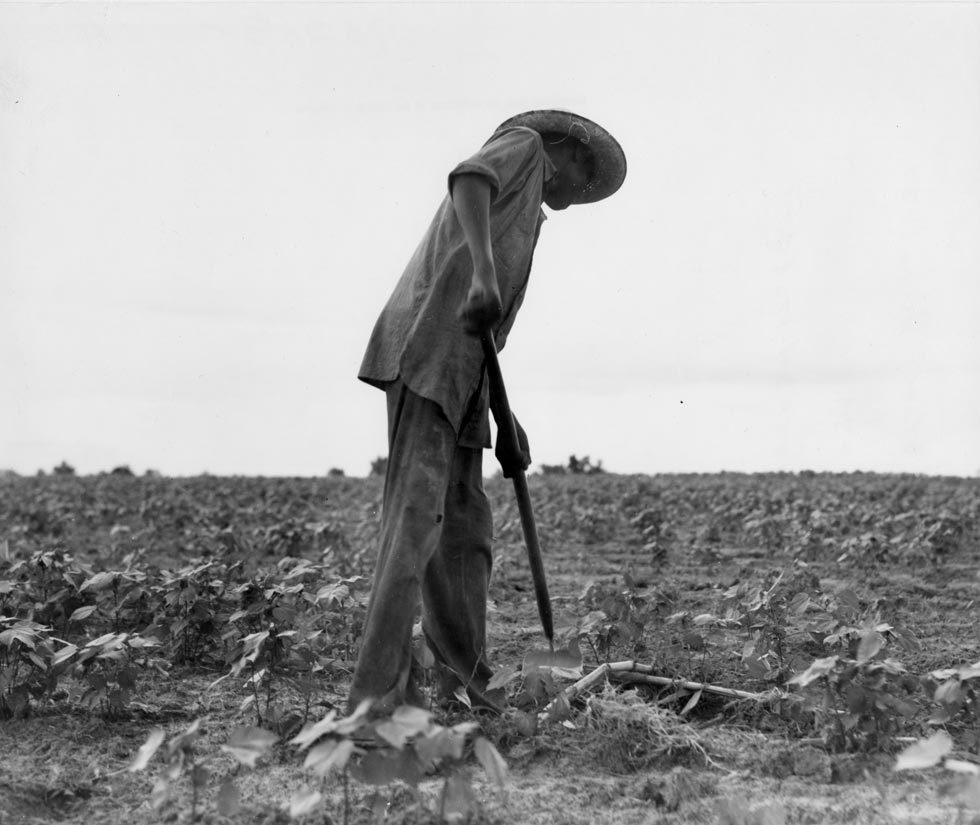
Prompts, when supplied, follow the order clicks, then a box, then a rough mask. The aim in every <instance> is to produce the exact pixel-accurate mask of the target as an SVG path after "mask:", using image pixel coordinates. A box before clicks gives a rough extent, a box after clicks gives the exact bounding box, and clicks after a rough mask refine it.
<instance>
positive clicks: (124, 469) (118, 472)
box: [111, 464, 133, 476]
mask: <svg viewBox="0 0 980 825" xmlns="http://www.w3.org/2000/svg"><path fill="white" fill-rule="evenodd" d="M111 475H114V476H131V475H133V471H132V470H130V469H129V465H128V464H120V465H119V466H118V467H113V468H112V472H111Z"/></svg>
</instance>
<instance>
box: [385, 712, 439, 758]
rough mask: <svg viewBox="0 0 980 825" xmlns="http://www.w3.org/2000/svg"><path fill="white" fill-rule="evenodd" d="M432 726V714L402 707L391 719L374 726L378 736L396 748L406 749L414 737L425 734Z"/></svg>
mask: <svg viewBox="0 0 980 825" xmlns="http://www.w3.org/2000/svg"><path fill="white" fill-rule="evenodd" d="M431 726H432V714H431V713H429V711H427V710H423V709H422V708H417V707H412V706H411V705H402V706H401V707H398V708H395V711H394V713H392V714H391V718H390V719H386V720H385V721H384V722H381V723H380V724H377V725H375V726H374V729H375V731H377V734H378V736H380V737H381V738H382V739H384V740H385V741H386V742H388V743H390V744H391V745H392V746H393V747H395V748H399V749H401V748H403V747H405V743H406V742H407V741H408V740H409V739H410V738H411V737H413V736H416V735H418V734H420V733H425V731H427V730H428V729H429V728H430V727H431Z"/></svg>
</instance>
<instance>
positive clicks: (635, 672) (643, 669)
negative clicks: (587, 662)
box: [538, 660, 784, 720]
mask: <svg viewBox="0 0 980 825" xmlns="http://www.w3.org/2000/svg"><path fill="white" fill-rule="evenodd" d="M616 675H619V676H623V677H628V678H629V679H630V681H638V682H643V683H645V684H649V685H660V686H662V687H676V688H682V689H684V690H691V691H698V690H700V691H702V692H704V693H714V694H716V695H718V696H727V697H728V698H730V699H748V700H751V701H755V702H760V701H766V700H769V699H776V698H779V697H781V696H783V695H784V694H783V693H781V692H780V691H778V690H775V689H773V690H767V691H764V692H763V693H749V692H748V691H745V690H736V689H735V688H729V687H723V686H721V685H709V684H706V683H704V682H689V681H687V680H686V679H670V678H668V677H666V676H655V675H653V667H652V666H651V665H643V664H638V663H637V662H635V661H632V660H627V661H625V662H607V663H606V664H603V665H599V667H597V668H596V669H595V670H593V671H592V672H591V673H589V674H587V675H586V676H583V677H582V678H581V679H579V680H578V681H577V682H575V683H574V684H572V685H569V686H568V687H567V688H565V690H563V691H562V692H561V693H559V694H558V696H556V697H555V698H554V699H552V700H551V701H550V702H549V703H548V704H547V705H546V706H545V708H544V710H542V711H541V712H540V713H539V714H538V718H539V719H542V720H543V719H546V718H547V717H548V715H549V714H550V713H551V712H552V711H553V710H554V709H555V707H556V706H557V705H558V703H559V702H560V701H561V700H562V698H564V700H565V701H566V702H569V703H570V702H571V701H572V700H573V699H576V698H578V697H579V696H581V695H582V694H583V693H584V692H585V691H587V690H588V689H589V688H591V687H593V686H594V685H595V684H596V683H597V682H601V681H602V680H603V679H605V678H607V677H609V676H616Z"/></svg>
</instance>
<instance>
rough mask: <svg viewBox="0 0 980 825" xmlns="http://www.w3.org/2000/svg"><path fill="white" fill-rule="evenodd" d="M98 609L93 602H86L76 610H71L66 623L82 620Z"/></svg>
mask: <svg viewBox="0 0 980 825" xmlns="http://www.w3.org/2000/svg"><path fill="white" fill-rule="evenodd" d="M98 609H99V608H98V607H97V606H96V605H94V604H87V605H85V607H80V608H78V610H74V611H72V614H71V615H70V616H69V617H68V623H69V624H71V623H72V622H81V621H84V620H85V619H87V618H88V617H89V616H91V615H92V614H93V613H94V612H95V611H96V610H98Z"/></svg>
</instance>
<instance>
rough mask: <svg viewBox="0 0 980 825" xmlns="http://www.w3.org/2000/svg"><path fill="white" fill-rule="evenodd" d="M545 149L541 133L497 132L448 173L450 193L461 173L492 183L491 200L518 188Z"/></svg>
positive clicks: (526, 130)
mask: <svg viewBox="0 0 980 825" xmlns="http://www.w3.org/2000/svg"><path fill="white" fill-rule="evenodd" d="M543 154H544V149H543V148H542V146H541V138H540V137H539V135H538V133H537V132H535V131H534V130H532V129H528V128H526V127H517V128H514V129H506V130H504V131H503V132H498V133H497V134H495V135H494V136H493V137H492V138H490V140H488V141H487V142H486V143H485V144H484V145H483V147H482V148H481V149H480V151H478V152H477V153H476V154H475V155H473V156H472V157H470V158H468V159H467V160H464V161H463V162H462V163H459V164H457V166H456V168H454V169H453V170H452V172H450V173H449V192H450V194H452V191H453V181H454V180H455V179H456V177H457V176H458V175H480V176H481V177H483V178H485V179H486V180H487V181H488V182H489V183H490V201H491V203H492V202H493V201H495V200H496V199H497V198H498V197H500V195H502V194H506V193H507V192H509V191H511V190H513V189H516V188H518V187H519V186H521V185H522V183H523V182H524V180H526V178H527V176H528V173H529V172H530V171H531V170H532V169H533V168H534V167H535V166H536V165H537V164H540V163H541V162H542V156H543Z"/></svg>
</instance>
